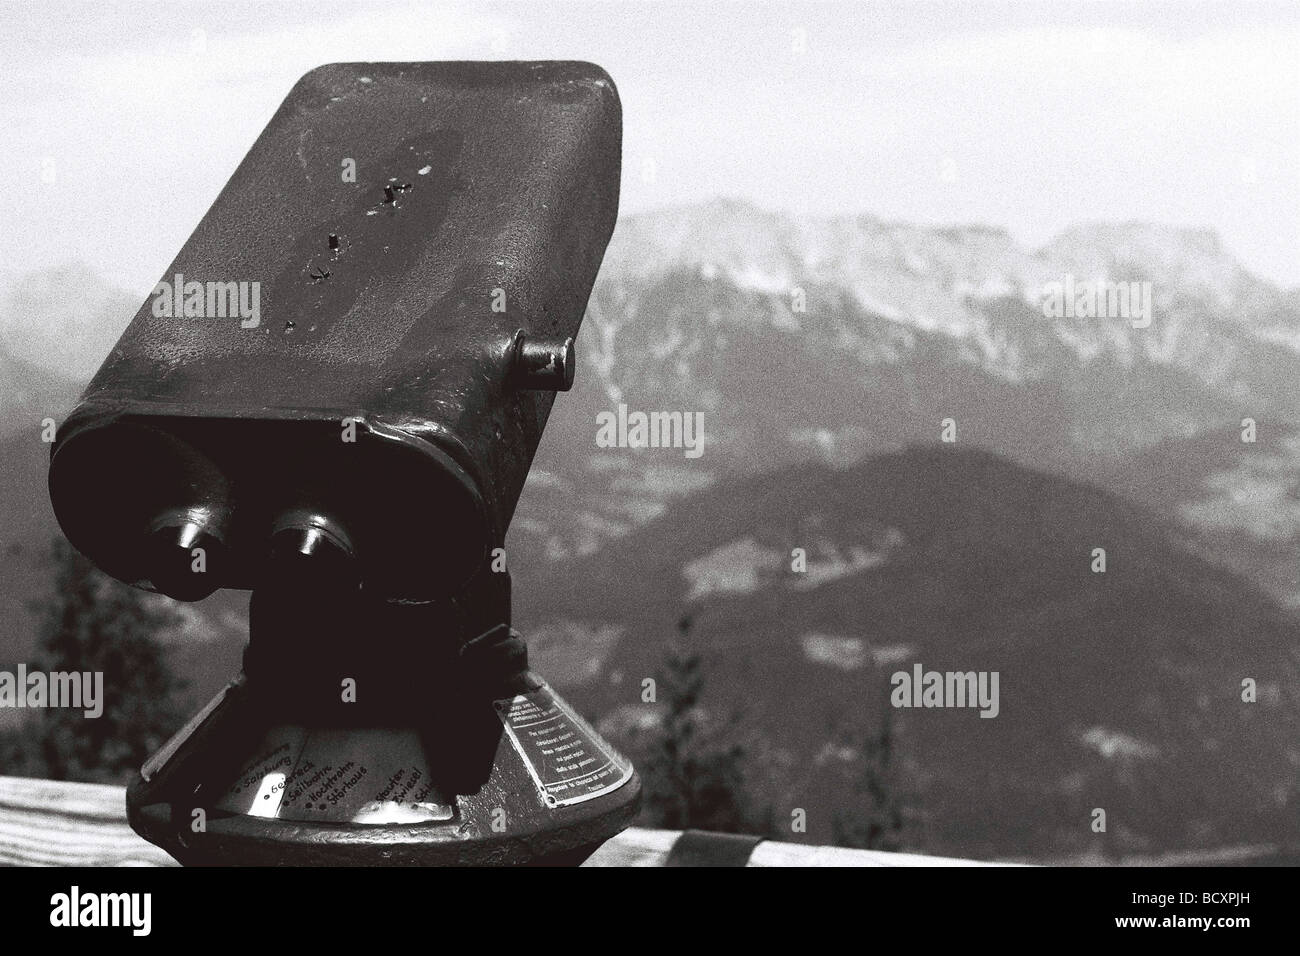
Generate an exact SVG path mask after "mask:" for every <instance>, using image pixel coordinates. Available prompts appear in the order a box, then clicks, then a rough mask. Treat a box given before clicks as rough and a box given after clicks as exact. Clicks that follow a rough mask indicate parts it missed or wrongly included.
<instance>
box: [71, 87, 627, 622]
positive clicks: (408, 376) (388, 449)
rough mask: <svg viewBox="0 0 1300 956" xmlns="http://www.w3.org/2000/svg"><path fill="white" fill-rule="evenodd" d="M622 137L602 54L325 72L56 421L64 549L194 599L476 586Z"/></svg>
mask: <svg viewBox="0 0 1300 956" xmlns="http://www.w3.org/2000/svg"><path fill="white" fill-rule="evenodd" d="M621 130H622V117H621V108H620V105H619V100H618V95H617V93H616V91H615V88H614V85H613V83H612V82H611V81H610V79H609V77H608V76H607V75H606V74H605V73H604V71H603V70H601V69H600V68H599V67H597V66H594V65H592V64H588V63H576V62H536V63H533V62H519V63H468V62H467V63H371V64H333V65H329V66H323V67H320V68H318V69H316V70H313V71H312V72H310V73H308V74H307V75H306V76H304V77H303V78H302V79H301V80H300V81H299V82H298V83H297V85H296V86H295V87H294V89H293V90H292V92H291V93H290V94H289V96H288V98H287V99H286V100H285V102H284V103H283V105H282V106H281V107H280V109H279V110H278V111H277V112H276V114H275V116H274V117H273V118H272V120H271V122H270V124H269V125H268V126H267V128H266V129H265V131H263V133H262V134H261V136H260V137H259V138H258V139H257V142H256V143H255V144H254V146H253V148H252V150H251V151H250V152H249V154H248V156H247V157H246V158H245V159H244V161H243V162H242V163H241V164H240V166H239V168H238V169H237V170H236V172H235V174H234V176H233V177H232V178H231V180H230V182H229V183H228V184H227V186H226V187H225V189H223V190H222V192H221V194H220V196H219V197H218V198H217V200H216V202H215V203H214V205H213V206H212V208H211V209H210V210H209V211H208V213H207V215H205V216H204V217H203V220H202V221H201V222H200V223H199V226H198V228H197V229H196V230H195V232H194V234H193V235H192V236H191V237H190V239H189V240H188V241H187V242H186V244H185V246H184V247H183V248H182V249H181V251H180V253H179V255H178V256H177V257H176V259H175V261H174V262H173V263H172V264H171V266H170V267H169V268H168V270H167V273H166V275H165V276H164V278H163V280H162V281H161V282H160V283H159V284H158V286H157V287H156V288H155V290H154V293H153V294H152V295H151V296H150V297H149V299H148V300H147V301H146V302H145V303H144V304H143V305H142V306H141V308H140V310H139V312H138V313H137V314H136V316H135V318H134V320H133V321H132V322H131V324H130V326H129V327H128V328H127V330H126V331H125V332H124V333H123V335H122V337H121V339H120V340H119V341H118V343H117V345H116V346H115V347H114V349H113V351H112V352H111V354H110V355H109V356H108V358H107V359H106V360H105V362H104V364H103V366H102V367H101V368H100V370H99V372H98V374H96V376H95V378H94V379H93V380H92V381H91V383H90V385H89V386H88V388H87V389H86V391H85V394H84V395H83V396H82V400H81V403H80V404H79V405H78V407H77V408H76V409H75V411H74V412H73V414H72V415H71V417H70V418H69V420H68V421H67V422H66V423H65V424H64V426H63V427H62V428H61V429H60V433H59V436H58V441H57V442H56V443H55V446H54V448H53V451H52V460H51V466H50V495H51V500H52V502H53V504H54V508H55V513H56V515H57V516H58V519H59V522H60V524H61V526H62V528H63V530H64V532H65V534H66V535H67V537H68V539H69V540H70V541H71V542H72V543H73V544H74V545H75V546H76V547H77V548H78V549H80V550H81V551H82V552H83V553H85V554H86V555H87V556H88V557H90V558H91V559H92V560H93V561H95V562H96V563H97V564H98V565H99V566H101V567H102V568H103V569H104V570H106V571H107V572H109V573H110V574H112V575H114V576H115V577H118V578H120V579H122V580H124V581H127V582H130V583H132V584H137V585H140V586H144V587H150V588H153V589H155V590H160V591H163V592H165V593H168V594H171V595H172V596H175V597H178V598H182V599H194V598H197V597H203V596H205V594H207V593H210V592H211V591H212V590H214V589H216V588H217V587H236V588H257V587H259V586H260V584H261V583H263V582H264V581H266V580H267V576H268V575H277V574H281V573H293V572H292V571H291V570H286V569H289V568H290V566H291V565H293V566H296V565H297V564H302V563H304V560H305V563H306V565H307V566H308V567H310V568H312V569H314V570H313V571H312V573H316V572H317V571H319V572H320V573H321V574H322V575H326V576H328V575H330V574H334V575H337V576H339V578H340V580H349V581H351V580H355V581H356V582H357V583H360V584H362V585H363V587H364V589H365V590H366V591H367V592H368V593H370V594H371V595H373V596H376V597H379V598H383V599H388V600H393V601H402V602H425V601H435V600H439V599H441V598H444V597H446V596H448V595H450V594H454V593H456V592H458V591H459V590H461V589H462V588H463V587H464V586H465V585H466V583H467V581H468V580H470V579H471V578H472V577H473V576H474V575H476V574H478V573H479V572H480V571H481V570H482V568H483V566H484V563H485V559H486V558H487V556H488V555H489V553H490V551H491V549H492V548H494V547H497V546H499V545H500V544H501V542H502V541H503V539H504V535H505V532H506V528H507V527H508V525H509V522H510V519H511V517H512V515H513V513H514V508H515V504H516V502H517V500H518V497H519V493H520V491H521V489H522V487H523V484H524V480H525V479H526V477H527V474H528V468H529V465H530V464H531V461H532V458H533V455H534V453H535V451H536V448H537V443H538V441H539V440H540V437H541V434H542V430H543V428H544V427H545V424H546V421H547V418H548V416H549V414H550V408H551V404H552V401H553V399H554V395H553V392H554V391H557V390H564V389H567V388H568V387H569V385H570V384H571V382H572V378H573V363H574V356H573V340H574V338H576V336H577V332H578V327H579V325H580V323H581V321H582V316H583V312H584V310H585V308H586V303H587V298H588V296H589V294H590V292H591V287H592V284H593V282H594V281H595V278H596V273H597V270H598V268H599V266H600V261H601V258H602V256H603V254H604V250H605V246H606V244H607V242H608V241H609V237H610V235H611V233H612V231H613V228H614V222H615V219H616V215H617V208H618V192H619V170H620V161H621V157H620V148H621V146H620V140H621ZM200 551H201V553H202V558H201V562H202V563H203V564H204V568H203V574H202V575H196V574H195V573H194V570H195V568H194V562H195V560H197V559H196V555H197V554H199V552H200Z"/></svg>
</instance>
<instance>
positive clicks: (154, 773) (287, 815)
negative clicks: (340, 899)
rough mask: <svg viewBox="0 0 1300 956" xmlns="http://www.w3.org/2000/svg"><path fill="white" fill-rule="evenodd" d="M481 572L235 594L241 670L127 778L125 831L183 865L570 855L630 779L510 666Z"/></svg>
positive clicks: (555, 858)
mask: <svg viewBox="0 0 1300 956" xmlns="http://www.w3.org/2000/svg"><path fill="white" fill-rule="evenodd" d="M485 573H486V574H487V575H488V576H487V577H484V576H483V575H479V576H478V578H477V579H476V580H477V582H478V587H477V591H475V592H472V593H470V594H467V595H463V596H461V598H459V599H458V600H452V601H448V602H444V603H440V604H437V605H413V606H403V605H392V604H386V603H370V602H368V601H366V600H365V599H364V598H363V597H361V596H360V592H356V593H354V594H351V595H348V594H344V595H342V596H339V595H332V596H331V595H327V594H323V593H321V592H315V593H312V594H310V595H309V594H307V593H305V592H302V591H299V590H293V589H289V590H285V591H282V592H280V593H275V594H270V595H268V594H267V593H265V592H258V593H256V594H254V597H253V603H252V607H251V613H250V632H251V633H250V642H249V645H248V648H247V650H246V651H245V659H244V673H243V674H241V675H240V676H239V678H237V679H236V680H235V681H233V682H232V683H231V684H230V685H229V686H228V687H226V688H225V689H224V690H223V691H222V692H221V693H220V694H219V695H218V696H217V697H216V698H215V699H214V700H213V701H212V702H211V703H210V704H209V705H208V706H207V707H206V708H204V710H203V711H201V712H200V713H199V714H197V715H196V716H195V717H194V718H193V719H192V720H191V721H190V723H189V725H187V726H186V727H185V728H184V729H183V730H181V731H180V732H179V733H178V734H177V735H176V736H175V737H173V738H172V740H170V741H169V742H168V743H167V744H166V745H164V747H163V748H162V749H161V750H160V751H159V752H158V753H157V754H155V755H154V756H153V757H152V758H151V759H150V761H149V762H148V763H147V764H146V765H145V767H144V768H143V770H142V771H141V775H140V777H139V778H138V779H137V780H136V781H135V782H134V783H133V784H132V786H131V787H129V788H128V791H127V816H128V819H129V821H130V823H131V826H132V827H133V828H134V829H135V830H136V832H137V833H139V834H140V835H141V836H143V837H144V838H145V839H147V840H149V841H150V842H152V843H155V844H157V845H158V846H161V847H162V848H163V849H165V850H167V852H169V853H171V854H172V855H173V856H174V857H176V858H177V859H178V860H179V861H181V862H182V863H185V864H187V865H214V864H216V865H223V864H224V865H231V864H233V865H272V866H274V865H373V864H383V865H394V864H412V865H502V864H516V865H517V864H565V863H577V862H581V860H582V859H585V858H586V856H588V855H589V854H590V853H591V852H592V851H593V850H595V848H596V847H597V846H599V845H600V843H602V842H603V841H604V840H607V839H608V838H609V837H611V836H613V835H614V834H615V833H618V832H619V831H620V830H622V829H624V828H625V827H626V826H628V825H629V824H630V823H631V821H632V818H633V817H634V816H635V814H636V812H637V809H638V807H639V804H640V795H641V794H640V791H641V784H640V780H639V779H638V778H637V776H636V773H635V771H634V770H633V769H632V766H631V764H630V763H629V762H628V761H627V760H626V759H625V758H623V757H622V756H621V755H619V754H618V753H617V752H616V751H615V750H614V749H613V747H612V746H611V745H610V744H608V743H607V742H605V741H604V740H603V739H602V738H601V737H600V735H599V734H597V733H596V732H595V731H594V730H593V729H592V728H591V727H589V726H588V725H587V724H586V722H585V721H583V720H582V718H581V717H579V716H578V715H577V714H576V713H575V712H574V711H573V710H572V709H571V708H570V707H569V706H568V704H566V703H565V702H564V700H563V699H561V698H560V697H559V696H558V695H557V694H555V692H554V691H553V690H551V689H550V688H549V687H548V686H547V685H546V684H545V682H544V681H542V680H541V679H540V678H538V677H537V676H536V675H535V674H533V673H532V672H531V671H530V670H529V669H528V661H527V650H526V648H525V646H524V644H523V641H522V640H521V639H520V638H519V637H518V635H517V634H515V632H513V631H512V630H511V629H510V626H509V623H508V622H509V579H508V577H507V576H506V575H505V574H491V573H490V572H485ZM503 612H504V613H503Z"/></svg>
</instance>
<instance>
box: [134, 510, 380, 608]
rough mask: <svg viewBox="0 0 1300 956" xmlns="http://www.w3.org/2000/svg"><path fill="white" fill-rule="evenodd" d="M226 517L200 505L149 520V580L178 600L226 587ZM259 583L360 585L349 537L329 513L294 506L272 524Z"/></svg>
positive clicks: (299, 586)
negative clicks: (150, 522) (294, 507)
mask: <svg viewBox="0 0 1300 956" xmlns="http://www.w3.org/2000/svg"><path fill="white" fill-rule="evenodd" d="M224 525H225V520H224V516H223V515H222V514H221V513H219V512H217V511H215V510H213V509H211V508H204V507H196V508H187V509H173V510H169V511H166V512H164V513H163V514H161V515H159V516H158V517H157V518H156V519H155V520H154V521H153V522H152V524H151V525H150V528H149V536H148V545H147V554H146V563H147V568H148V577H149V581H150V583H152V584H153V586H154V588H155V589H156V590H158V591H159V592H161V593H163V594H165V595H167V596H168V597H171V598H175V599H176V600H178V601H200V600H202V599H203V598H206V597H207V596H208V595H210V594H212V593H213V592H214V591H216V590H217V589H218V588H221V587H226V586H228V582H227V580H226V571H227V570H228V564H227V556H228V553H229V552H228V550H227V546H226V543H225V533H224ZM259 571H260V573H259V575H258V581H257V586H258V587H259V588H261V587H266V588H272V589H284V590H290V589H293V590H312V589H317V588H321V589H329V590H337V589H341V588H343V589H355V588H357V587H359V586H360V583H361V582H360V577H359V575H358V571H357V561H356V554H355V552H354V550H353V547H352V541H351V539H350V538H349V536H348V535H347V533H346V532H345V531H344V530H343V528H342V527H341V526H340V525H339V523H338V522H337V521H335V520H334V519H333V518H331V517H329V516H327V515H324V514H322V513H320V512H318V511H315V510H313V509H307V508H303V509H292V510H289V511H286V512H284V513H282V514H281V515H280V516H279V517H278V518H277V519H276V520H275V521H274V522H273V524H272V526H271V528H270V533H269V535H268V538H267V546H266V552H265V557H264V559H263V561H262V564H261V567H260V569H259Z"/></svg>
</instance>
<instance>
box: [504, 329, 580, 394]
mask: <svg viewBox="0 0 1300 956" xmlns="http://www.w3.org/2000/svg"><path fill="white" fill-rule="evenodd" d="M574 364H575V354H574V351H573V339H572V338H563V339H560V338H547V337H544V336H532V335H528V334H527V333H525V332H524V330H523V329H520V330H519V331H518V332H516V333H515V346H514V357H513V359H512V369H511V371H512V372H513V375H514V380H515V382H516V383H517V385H518V386H519V387H520V388H530V389H539V390H544V391H549V392H567V391H568V390H569V389H570V388H572V387H573V367H574Z"/></svg>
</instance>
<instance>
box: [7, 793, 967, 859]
mask: <svg viewBox="0 0 1300 956" xmlns="http://www.w3.org/2000/svg"><path fill="white" fill-rule="evenodd" d="M717 860H728V861H729V862H732V863H733V864H734V865H745V866H953V865H955V866H969V865H979V864H972V863H971V862H970V861H967V860H951V859H946V858H943V857H927V856H914V855H910V854H906V853H881V852H877V851H874V850H846V849H842V848H839V847H828V846H809V845H807V844H802V843H780V842H776V841H772V840H764V841H762V842H759V843H757V845H754V842H753V841H745V840H743V839H738V838H728V837H725V836H721V835H718V834H700V833H696V832H694V831H688V832H687V833H685V834H683V833H681V832H678V831H676V830H643V829H637V828H632V829H630V830H625V831H624V832H622V833H620V834H619V835H618V836H616V837H614V838H613V839H612V840H609V841H607V842H606V843H605V844H604V845H603V846H602V847H601V848H600V849H599V850H597V851H596V852H595V854H593V855H592V857H591V858H590V859H589V860H588V861H587V862H586V863H585V864H584V865H585V866H690V865H700V864H701V863H707V862H710V861H717ZM176 865H177V864H176V861H175V860H173V859H172V858H171V857H170V856H168V855H167V854H166V853H164V852H163V851H162V850H160V849H158V848H157V847H155V846H153V845H152V844H150V843H147V842H146V841H144V840H142V839H140V837H138V836H136V834H135V833H134V831H132V830H131V828H130V827H129V826H127V823H126V794H125V791H124V790H123V789H122V788H121V787H111V786H105V785H103V784H97V783H65V782H62V781H57V780H30V779H27V778H23V777H0V866H176Z"/></svg>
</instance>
